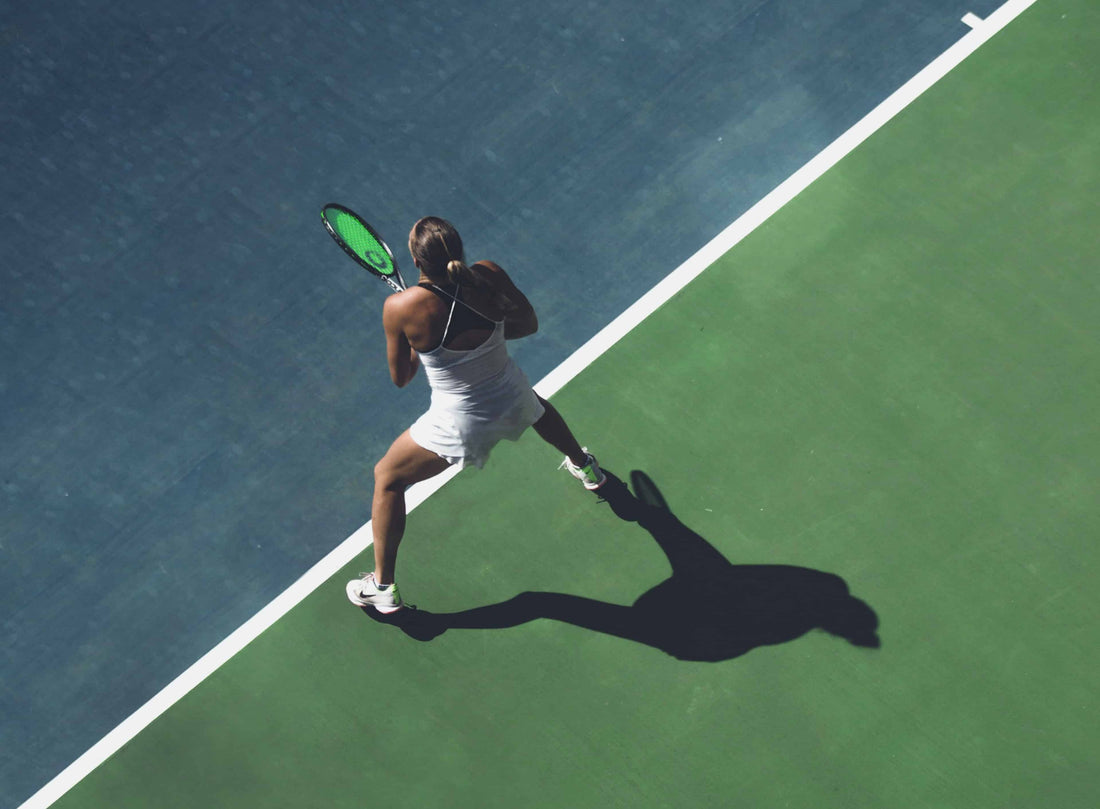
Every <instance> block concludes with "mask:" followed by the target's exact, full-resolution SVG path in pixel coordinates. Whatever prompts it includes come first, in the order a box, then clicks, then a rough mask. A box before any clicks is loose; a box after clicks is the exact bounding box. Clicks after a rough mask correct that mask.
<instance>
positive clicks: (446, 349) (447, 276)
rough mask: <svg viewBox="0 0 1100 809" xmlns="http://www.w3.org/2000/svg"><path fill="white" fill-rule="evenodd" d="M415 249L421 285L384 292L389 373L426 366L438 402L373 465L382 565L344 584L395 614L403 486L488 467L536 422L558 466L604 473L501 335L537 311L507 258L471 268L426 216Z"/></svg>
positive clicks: (598, 477)
mask: <svg viewBox="0 0 1100 809" xmlns="http://www.w3.org/2000/svg"><path fill="white" fill-rule="evenodd" d="M409 252H410V253H411V254H412V257H413V263H414V264H415V265H416V268H417V269H418V270H419V271H420V279H419V283H418V284H417V285H416V286H414V287H410V288H409V289H407V290H405V291H404V292H400V293H397V294H396V295H391V296H390V297H389V298H387V299H386V304H385V306H384V307H383V310H382V325H383V328H384V329H385V332H386V354H387V359H388V361H389V366H390V376H391V377H392V378H393V382H394V384H395V385H397V386H398V387H399V388H402V387H404V386H405V385H407V384H408V383H409V381H410V380H411V379H412V378H413V377H414V376H415V375H416V370H417V368H419V367H420V365H423V366H424V371H425V373H426V374H427V375H428V383H429V384H430V385H431V389H432V401H431V407H430V408H429V409H428V412H427V413H425V414H424V415H423V416H421V417H420V418H419V419H417V421H416V423H414V424H413V425H412V427H410V428H409V429H408V430H406V431H405V432H404V433H402V434H401V435H400V436H399V437H398V438H397V440H396V441H394V442H393V446H391V447H390V449H389V451H388V452H387V453H386V454H385V456H384V457H383V458H382V460H381V461H379V462H378V464H377V465H376V466H375V468H374V502H373V504H372V506H371V521H372V525H371V527H372V529H373V533H374V571H373V572H372V573H368V574H365V575H364V576H363V577H362V578H360V579H356V580H354V581H350V582H348V586H347V593H348V598H349V599H350V600H351V602H352V603H353V604H356V605H358V606H361V607H365V606H368V605H369V606H373V607H374V608H375V609H377V610H378V611H379V612H382V613H391V612H395V611H397V610H399V609H401V607H402V602H401V595H400V593H399V592H398V590H397V585H396V584H395V583H394V567H395V564H396V560H397V546H398V545H399V544H400V542H401V537H402V535H403V534H404V532H405V489H406V488H408V487H409V486H411V485H412V484H414V483H417V482H419V481H421V480H426V479H427V478H430V477H433V476H434V475H438V474H439V473H440V472H442V471H443V470H444V469H446V468H447V467H448V466H450V465H451V464H457V465H458V466H459V467H460V468H461V467H463V466H466V465H467V464H473V465H474V466H478V467H480V466H482V465H483V464H484V463H485V460H486V458H488V456H489V452H490V451H491V450H492V448H493V446H494V445H495V444H496V443H497V442H498V441H499V440H500V439H502V438H507V439H509V440H511V441H515V440H516V439H518V438H519V436H520V434H521V433H523V431H524V430H526V429H527V428H528V427H530V426H532V425H533V426H534V428H535V432H537V433H538V434H539V435H540V436H541V437H542V438H543V439H544V440H545V441H547V442H548V443H550V444H551V445H553V446H554V447H555V448H557V450H558V451H559V452H562V453H564V455H565V460H564V461H562V466H563V467H564V468H566V469H568V470H569V472H570V473H571V474H572V475H573V477H575V478H577V479H578V480H580V481H581V482H582V483H583V484H584V487H585V488H586V489H589V490H594V489H598V488H599V487H600V486H602V485H603V483H604V481H605V480H606V478H605V476H604V474H603V472H601V471H600V467H599V464H597V463H596V459H595V458H594V457H592V455H590V454H589V453H588V450H587V449H585V448H584V447H581V445H580V444H578V443H577V440H576V438H574V437H573V433H572V432H570V430H569V427H568V426H567V425H566V423H565V421H564V420H563V419H562V417H561V415H560V414H559V413H558V411H557V410H555V409H554V407H553V406H552V405H551V404H550V403H549V402H547V401H546V400H545V399H543V398H541V397H540V396H538V394H536V393H535V392H534V391H533V390H532V389H531V386H530V384H529V383H528V381H527V377H526V376H524V374H523V371H521V370H520V369H519V366H517V365H516V364H515V363H514V362H513V361H512V359H511V358H510V357H509V356H508V349H507V347H506V346H505V343H504V341H505V340H514V339H517V338H520V337H526V336H527V335H529V334H534V333H535V331H536V330H537V329H538V318H537V317H536V316H535V310H534V309H533V308H532V306H531V304H530V302H529V301H528V300H527V298H526V297H525V296H524V295H523V293H522V292H520V291H519V290H518V289H517V288H516V286H515V284H513V283H512V280H511V279H510V278H509V277H508V275H507V273H505V272H504V270H502V269H501V268H500V267H499V266H497V265H496V264H494V263H493V262H491V261H479V262H477V263H476V264H474V265H473V266H469V267H468V266H466V263H465V257H464V253H463V249H462V239H461V238H460V237H459V235H458V231H457V230H455V228H454V225H452V224H451V223H450V222H448V221H446V220H445V219H439V218H438V217H434V216H429V217H425V218H424V219H421V220H420V221H419V222H417V223H416V224H415V225H413V229H412V231H411V232H410V233H409Z"/></svg>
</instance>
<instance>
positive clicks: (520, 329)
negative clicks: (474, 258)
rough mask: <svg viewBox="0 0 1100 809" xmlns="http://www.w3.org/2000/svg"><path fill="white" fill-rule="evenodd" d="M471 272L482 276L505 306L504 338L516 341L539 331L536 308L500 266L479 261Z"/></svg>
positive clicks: (502, 307)
mask: <svg viewBox="0 0 1100 809" xmlns="http://www.w3.org/2000/svg"><path fill="white" fill-rule="evenodd" d="M470 269H471V270H473V271H474V272H476V273H477V274H478V275H480V276H481V278H483V279H484V280H485V282H486V283H487V284H488V286H489V288H490V289H491V290H493V292H495V293H496V295H497V297H498V299H500V300H501V302H502V303H504V304H505V305H503V306H501V309H502V310H503V314H504V338H505V339H506V340H516V339H518V338H520V337H527V336H528V335H530V334H534V333H535V332H537V331H538V330H539V319H538V315H536V314H535V307H533V306H532V305H531V302H530V301H529V300H527V296H526V295H524V294H523V293H522V292H520V291H519V287H517V286H516V285H515V284H514V283H512V279H511V278H509V277H508V273H506V272H505V271H504V270H503V269H501V267H500V265H499V264H494V263H493V262H492V261H479V262H477V263H476V264H474V265H473V266H472V267H470Z"/></svg>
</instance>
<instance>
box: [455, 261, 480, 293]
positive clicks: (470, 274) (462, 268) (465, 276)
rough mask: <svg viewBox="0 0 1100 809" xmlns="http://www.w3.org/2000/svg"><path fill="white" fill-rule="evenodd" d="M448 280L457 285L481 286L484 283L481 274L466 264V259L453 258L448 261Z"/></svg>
mask: <svg viewBox="0 0 1100 809" xmlns="http://www.w3.org/2000/svg"><path fill="white" fill-rule="evenodd" d="M447 280H448V281H450V282H451V283H452V284H454V285H455V286H460V285H463V284H464V285H467V286H475V287H479V286H482V285H484V283H485V282H484V281H483V280H482V278H481V276H480V275H478V274H477V273H476V272H474V271H473V270H471V269H470V268H469V267H467V266H466V262H465V261H461V260H458V259H451V260H450V261H448V262H447Z"/></svg>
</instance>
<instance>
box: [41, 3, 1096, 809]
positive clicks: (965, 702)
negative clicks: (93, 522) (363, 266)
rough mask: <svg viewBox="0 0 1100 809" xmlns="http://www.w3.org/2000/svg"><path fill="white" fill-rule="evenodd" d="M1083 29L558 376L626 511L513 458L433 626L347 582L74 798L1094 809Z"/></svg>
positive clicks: (446, 507)
mask: <svg viewBox="0 0 1100 809" xmlns="http://www.w3.org/2000/svg"><path fill="white" fill-rule="evenodd" d="M1098 32H1100V14H1098V12H1097V7H1096V5H1095V4H1094V3H1092V2H1091V0H1040V2H1039V3H1038V4H1037V5H1036V6H1034V7H1033V8H1032V9H1031V10H1029V11H1028V12H1026V13H1024V14H1023V15H1022V16H1021V17H1020V18H1019V19H1018V20H1016V21H1015V22H1013V23H1012V24H1010V25H1009V26H1008V28H1007V29H1006V30H1005V31H1003V32H1002V33H1000V34H998V35H997V36H995V37H994V38H993V40H992V41H991V42H989V43H988V44H987V45H985V46H983V47H982V48H981V49H979V51H978V52H977V53H976V54H975V55H974V56H972V57H971V58H970V59H968V60H967V61H965V62H964V63H963V64H962V65H961V66H960V67H958V68H957V69H956V70H954V71H953V72H952V73H950V74H949V75H948V76H947V77H946V78H945V79H944V80H943V81H941V82H940V83H939V84H937V85H936V86H935V87H933V88H932V89H931V90H930V91H929V92H928V93H927V94H926V95H924V96H923V97H922V98H920V99H918V100H917V101H916V102H915V103H914V104H913V105H912V106H910V107H909V108H908V109H907V110H906V111H905V112H903V113H902V114H901V115H900V116H898V117H897V118H896V119H895V120H893V121H892V122H891V123H890V124H888V125H887V126H886V127H885V128H884V129H883V130H881V131H880V132H879V133H878V134H877V135H875V136H874V137H873V138H872V139H871V140H870V141H868V142H867V143H865V144H864V145H863V146H861V147H860V148H858V149H857V150H856V151H855V152H853V153H852V154H851V155H849V156H848V157H847V158H846V159H844V160H843V161H842V162H841V163H840V164H839V165H838V166H837V167H836V168H835V169H833V170H832V171H830V172H829V173H827V174H826V175H825V176H824V177H823V178H822V179H820V180H819V181H817V182H816V183H815V184H813V185H812V186H811V187H810V188H809V189H808V190H807V191H806V192H804V193H803V194H801V195H800V196H799V197H798V198H797V199H796V200H795V201H794V202H793V203H791V204H790V205H788V206H787V207H786V208H784V209H783V210H782V211H780V212H779V213H778V214H777V215H776V216H774V217H773V218H772V219H771V220H769V221H768V222H767V223H766V224H765V225H764V226H762V227H761V228H759V229H758V230H757V231H755V232H754V233H753V234H752V235H751V236H750V237H748V238H747V239H746V240H745V241H743V242H742V243H741V244H739V245H738V246H737V247H736V248H734V249H733V250H732V251H731V252H730V253H729V254H727V255H726V256H725V257H724V258H723V259H721V260H720V261H719V262H718V263H716V264H715V265H714V266H712V267H711V268H709V269H708V270H707V271H706V272H705V273H703V275H702V276H701V277H700V278H699V279H698V280H696V281H695V282H693V283H692V284H690V285H689V286H688V287H687V288H686V289H685V290H684V291H683V292H682V293H680V294H679V295H677V296H676V297H675V298H674V299H673V300H672V301H670V302H669V303H668V304H666V305H665V306H664V307H662V308H661V309H660V310H659V311H658V312H657V313H656V314H655V315H653V316H652V317H650V318H649V319H648V320H646V321H645V322H643V323H642V324H641V325H640V326H639V327H638V328H637V329H635V330H634V331H633V332H631V333H630V334H629V335H628V336H627V337H626V338H625V339H624V340H623V341H622V342H620V343H619V344H617V345H616V346H615V347H613V348H612V349H611V350H610V351H609V352H607V353H606V354H605V355H603V356H602V357H601V358H600V359H599V360H597V361H596V362H595V363H594V364H593V365H592V366H590V367H589V368H588V369H587V370H586V371H584V372H582V373H581V374H580V375H579V376H578V377H577V378H576V379H575V380H574V381H573V382H571V383H570V384H569V385H568V386H566V388H565V389H564V390H563V391H562V392H561V393H560V394H559V395H558V396H556V397H555V402H556V404H557V405H558V406H559V407H560V409H561V410H562V412H563V413H564V414H565V415H566V417H567V418H568V419H569V420H570V422H571V424H572V425H573V427H574V429H575V430H576V432H577V433H578V435H579V437H580V438H581V439H582V441H584V442H585V443H587V444H589V445H590V446H591V447H592V449H593V450H594V451H596V452H597V453H598V454H599V456H600V458H601V460H602V461H603V462H604V463H605V465H606V467H607V468H608V470H609V471H610V472H612V473H613V474H614V475H615V476H616V480H615V481H613V482H612V484H611V485H610V487H609V489H608V491H607V497H606V498H604V499H603V500H601V499H600V498H598V497H596V496H593V495H590V494H588V493H586V492H584V491H583V490H581V489H580V487H579V486H578V485H577V484H576V483H575V482H574V481H572V480H571V479H570V478H568V476H566V475H565V473H564V472H557V471H555V467H556V464H557V458H556V456H555V455H554V453H553V452H552V451H551V450H549V449H548V448H547V447H545V446H544V445H542V444H540V442H539V441H538V439H537V438H536V437H534V436H533V435H531V436H527V437H525V438H524V439H523V440H521V441H520V442H519V443H517V444H514V445H513V444H506V445H502V446H501V447H499V448H498V449H497V450H496V451H495V452H494V456H493V459H492V462H491V463H490V464H489V466H488V467H487V468H486V469H485V470H482V471H475V472H465V473H463V474H461V475H460V476H459V477H458V478H456V479H455V480H454V481H452V482H451V483H448V484H447V485H446V486H445V487H444V488H443V489H442V490H441V491H440V492H439V493H437V494H436V495H434V496H433V497H432V498H431V499H429V500H428V501H427V502H426V503H425V504H424V505H423V506H421V507H420V508H419V509H418V510H416V511H415V512H414V513H413V514H412V515H411V517H410V520H409V531H408V534H407V537H406V542H405V544H404V546H403V548H402V558H401V566H400V575H399V581H400V583H401V587H402V590H403V592H404V594H405V597H406V599H407V600H408V601H411V602H413V603H416V604H418V605H419V606H420V608H421V610H420V612H419V614H418V615H415V616H413V617H412V618H406V619H405V620H404V622H403V624H402V625H399V626H390V625H386V624H384V623H381V622H378V621H376V620H371V618H370V617H368V616H367V615H366V614H365V613H363V612H361V611H360V610H357V609H355V608H353V607H351V606H350V605H349V604H348V603H347V601H346V600H345V596H344V583H345V581H346V580H347V579H348V578H349V577H351V576H354V575H355V574H357V573H358V572H359V570H361V569H367V567H368V566H369V563H368V562H367V561H366V558H365V557H364V559H363V561H362V563H361V564H360V565H357V566H355V567H354V568H348V569H347V570H345V571H343V572H342V573H341V574H340V575H337V576H335V577H334V578H333V579H332V580H331V581H329V582H328V583H326V584H325V585H324V586H322V587H321V588H320V589H318V590H317V591H316V592H314V593H313V594H312V595H311V596H310V597H308V598H307V599H306V600H305V601H303V602H302V603H301V604H300V605H299V606H298V607H296V608H295V609H293V610H292V611H291V612H290V613H289V614H288V615H287V617H285V618H284V619H282V620H281V621H280V622H278V623H277V624H276V625H275V626H274V627H272V628H271V629H270V630H268V631H267V632H265V633H264V634H263V635H261V636H260V637H259V638H258V639H257V640H255V641H254V642H253V643H252V644H251V645H250V646H248V647H247V648H246V649H245V650H244V651H243V652H242V653H240V654H239V655H237V656H236V657H235V658H233V659H232V660H231V661H230V662H228V663H227V664H226V665H225V666H223V667H222V668H221V669H219V670H218V671H217V672H216V673H215V674H214V675H213V676H212V677H210V678H209V679H208V680H207V681H205V682H204V683H203V684H202V685H200V686H199V687H198V688H197V689H195V690H194V691H192V692H191V693H189V694H188V695H187V696H185V697H184V698H183V699H182V700H181V701H180V702H178V703H177V704H176V705H175V706H174V707H172V708H171V709H169V710H168V711H167V712H166V713H165V714H164V715H163V716H161V717H160V718H159V719H158V720H156V721H155V722H154V723H153V724H152V725H150V726H149V727H148V728H147V729H146V730H145V731H144V732H143V733H141V734H140V735H139V736H137V738H136V739H134V740H133V741H132V742H130V743H129V744H128V745H127V746H125V747H124V748H123V749H122V750H121V751H120V752H118V753H117V754H116V755H115V756H113V757H112V758H111V759H109V760H108V761H107V763H106V764H104V765H103V766H101V767H100V768H99V769H98V770H96V771H95V772H93V773H92V774H91V775H90V776H88V777H87V778H86V779H85V780H84V781H82V782H81V783H80V784H78V785H77V786H76V787H75V788H74V789H72V790H71V791H70V792H69V793H68V794H67V795H65V796H64V797H63V798H62V799H61V800H60V801H59V802H58V803H57V804H56V805H57V806H60V807H73V808H74V809H76V808H77V807H79V809H93V808H94V807H111V809H117V807H157V808H158V809H169V808H170V807H188V809H193V808H194V807H253V806H263V807H269V808H273V807H364V806H378V805H388V806H393V805H402V806H418V807H487V806H491V807H496V806H501V807H504V806H508V807H514V806H523V807H612V806H616V807H617V806H622V807H636V806H649V807H682V806H746V807H781V806H793V807H811V806H812V807H817V808H820V807H844V808H845V809H852V807H892V808H893V809H896V808H897V807H959V808H960V809H977V808H978V807H1010V806H1021V807H1035V806H1050V807H1060V808H1061V809H1067V808H1068V807H1082V808H1083V807H1091V806H1095V801H1096V795H1097V793H1098V789H1100V767H1098V763H1100V762H1098V758H1100V731H1098V729H1097V723H1096V721H1095V718H1094V716H1093V713H1094V710H1093V703H1094V699H1095V698H1094V691H1095V686H1094V683H1095V679H1096V675H1095V671H1096V669H1097V667H1098V665H1100V654H1098V653H1097V650H1096V645H1095V642H1094V635H1095V630H1094V628H1093V627H1094V625H1093V621H1094V620H1095V615H1096V612H1097V609H1098V607H1100V604H1098V597H1097V595H1096V591H1095V590H1094V589H1092V586H1090V582H1092V583H1095V581H1096V579H1097V562H1098V560H1100V550H1098V542H1097V540H1098V539H1100V518H1098V516H1097V509H1096V504H1097V502H1098V495H1100V491H1098V486H1097V481H1098V480H1100V460H1098V459H1100V428H1098V426H1097V424H1098V421H1097V418H1096V411H1097V403H1098V402H1100V356H1098V352H1097V346H1098V345H1100V317H1098V316H1097V313H1098V312H1100V280H1098V278H1100V276H1098V275H1097V269H1098V263H1097V258H1096V256H1097V253H1098V248H1100V240H1098V237H1097V222H1096V218H1097V217H1096V199H1097V198H1098V197H1100V95H1098V92H1097V87H1098V86H1100V63H1098V60H1097V58H1096V54H1097V53H1098V52H1100V38H1098ZM669 226H670V227H675V223H669ZM654 249H659V246H658V245H655V247H654ZM536 304H537V302H536ZM418 384H423V383H418ZM636 471H640V472H642V473H644V475H646V476H648V478H649V479H650V480H651V481H652V483H653V484H654V485H655V486H656V487H657V488H658V489H659V490H660V493H661V494H662V495H663V497H664V499H665V500H666V501H667V505H668V510H662V509H661V508H660V507H659V505H654V504H655V503H657V502H658V498H657V496H656V494H655V493H654V492H653V491H652V490H650V489H649V488H648V487H647V485H646V484H645V482H644V480H643V479H642V478H640V476H638V475H633V478H634V479H633V480H632V473H634V472H636ZM617 481H623V482H624V483H623V484H619V483H618V482H617ZM625 486H629V487H631V488H633V489H634V490H635V492H636V494H637V495H638V498H639V499H635V497H634V496H632V495H630V494H629V492H628V491H627V489H626V488H624V487H625ZM367 487H368V482H367V481H364V495H363V501H364V509H366V508H367V503H368V497H369V492H368V491H367ZM642 501H644V502H642ZM342 539H343V537H333V544H334V545H335V544H336V543H337V542H338V541H340V540H342ZM666 553H667V554H668V556H666ZM670 558H673V559H675V561H676V574H675V576H673V577H672V578H670V570H671V568H670V564H669V559H670ZM654 588H657V589H654ZM845 588H847V591H848V593H849V594H846V593H845ZM520 594H526V595H520ZM643 594H646V595H645V597H644V598H642V599H641V600H640V601H639V598H640V597H641V596H643ZM272 595H273V596H274V595H275V594H274V593H273V594H272ZM517 596H519V597H518V598H517ZM172 597H179V598H186V597H187V593H186V582H180V590H179V592H177V593H176V594H174V595H173V596H172ZM600 602H602V603H600ZM635 602H638V603H637V604H636V605H635ZM492 605H497V606H492ZM614 605H620V606H618V607H616V606H614ZM631 605H635V606H633V607H632V606H631ZM477 608H482V609H477ZM871 611H873V615H872V612H871ZM872 622H877V633H876V632H874V631H872V629H873V627H872ZM823 625H824V626H826V627H827V628H828V629H829V630H831V631H826V630H825V629H822V628H821V627H822V626H823ZM815 627H816V628H815ZM433 635H434V637H431V636H433ZM841 636H848V637H850V638H851V639H853V640H855V641H856V643H851V642H849V640H847V639H845V637H841Z"/></svg>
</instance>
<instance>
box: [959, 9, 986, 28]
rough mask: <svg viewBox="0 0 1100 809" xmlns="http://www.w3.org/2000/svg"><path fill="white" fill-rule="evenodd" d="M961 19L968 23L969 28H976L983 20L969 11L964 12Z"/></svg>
mask: <svg viewBox="0 0 1100 809" xmlns="http://www.w3.org/2000/svg"><path fill="white" fill-rule="evenodd" d="M962 21H963V22H964V23H966V24H967V25H969V26H970V27H971V28H977V27H978V26H979V25H981V24H982V23H983V22H985V20H983V19H982V18H981V17H979V16H978V15H977V14H974V13H973V12H970V11H968V12H966V14H964V15H963V18H962Z"/></svg>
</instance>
